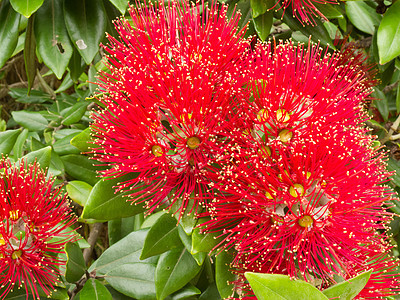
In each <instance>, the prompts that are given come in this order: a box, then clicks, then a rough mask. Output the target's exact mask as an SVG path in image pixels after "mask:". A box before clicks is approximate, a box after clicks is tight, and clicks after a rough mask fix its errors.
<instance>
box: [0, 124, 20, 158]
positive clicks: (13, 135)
mask: <svg viewBox="0 0 400 300" xmlns="http://www.w3.org/2000/svg"><path fill="white" fill-rule="evenodd" d="M20 133H21V129H15V130H7V131H3V132H0V155H5V154H9V153H10V152H11V150H12V149H13V147H14V144H15V142H16V141H17V138H18V136H19V134H20Z"/></svg>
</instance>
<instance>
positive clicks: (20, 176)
mask: <svg viewBox="0 0 400 300" xmlns="http://www.w3.org/2000/svg"><path fill="white" fill-rule="evenodd" d="M0 220H1V222H0V292H1V294H0V298H2V299H3V298H4V297H6V296H7V294H8V293H9V292H10V291H12V290H13V289H14V287H15V286H16V287H18V288H19V287H21V286H23V285H24V286H25V289H26V292H27V295H28V293H29V292H30V293H31V294H32V295H33V297H35V298H38V299H39V296H38V288H39V287H40V288H41V289H43V291H44V292H45V293H46V294H48V295H50V294H51V292H52V290H53V289H54V286H55V284H56V283H57V282H58V281H59V278H58V276H59V266H60V265H62V264H64V263H65V262H64V261H62V260H60V259H59V258H58V257H57V255H58V254H59V253H62V252H63V251H64V245H65V244H66V243H67V242H69V241H74V240H75V239H76V238H75V237H74V235H72V234H71V232H70V230H68V229H67V227H69V226H71V225H72V224H73V223H74V222H75V220H76V219H75V217H73V216H72V215H71V210H70V208H69V206H68V203H67V201H66V198H65V196H63V195H62V194H61V191H60V189H53V180H51V179H49V180H47V179H46V174H45V173H44V172H43V171H42V170H41V169H40V168H39V166H38V165H37V164H33V165H26V163H25V162H24V161H22V162H21V163H20V165H19V166H18V165H14V164H12V163H10V162H9V161H6V160H4V159H3V160H2V161H1V162H0Z"/></svg>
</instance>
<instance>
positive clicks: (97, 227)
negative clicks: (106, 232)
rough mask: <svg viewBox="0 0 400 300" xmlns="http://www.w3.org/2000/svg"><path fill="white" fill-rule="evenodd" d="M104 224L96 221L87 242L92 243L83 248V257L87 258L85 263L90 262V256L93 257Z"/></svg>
mask: <svg viewBox="0 0 400 300" xmlns="http://www.w3.org/2000/svg"><path fill="white" fill-rule="evenodd" d="M103 227H104V224H103V223H95V224H94V226H93V228H92V230H90V233H89V237H88V239H87V242H88V243H89V245H90V248H86V249H84V250H83V258H84V259H85V263H86V264H88V263H89V261H90V258H91V257H92V253H93V249H94V245H95V244H96V241H97V239H98V237H99V235H100V233H101V231H102V230H103Z"/></svg>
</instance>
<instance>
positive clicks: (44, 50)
mask: <svg viewBox="0 0 400 300" xmlns="http://www.w3.org/2000/svg"><path fill="white" fill-rule="evenodd" d="M62 3H63V1H62V0H49V1H45V2H44V4H43V5H42V7H41V8H40V9H39V10H38V11H37V13H36V16H37V17H36V21H35V37H36V46H37V51H38V52H39V54H40V56H41V58H42V59H43V62H44V63H45V64H46V66H48V67H49V68H50V70H52V71H53V73H54V74H55V75H56V76H57V78H58V79H61V78H62V76H63V74H64V72H65V70H66V69H67V66H68V62H69V60H70V59H71V56H72V52H73V51H72V49H73V48H72V44H71V41H70V39H69V37H68V32H67V29H66V28H65V22H64V15H63V4H62Z"/></svg>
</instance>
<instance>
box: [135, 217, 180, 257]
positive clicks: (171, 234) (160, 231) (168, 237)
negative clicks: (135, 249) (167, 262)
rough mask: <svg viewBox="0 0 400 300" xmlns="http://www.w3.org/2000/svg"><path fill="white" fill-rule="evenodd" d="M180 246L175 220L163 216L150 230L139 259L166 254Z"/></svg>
mask: <svg viewBox="0 0 400 300" xmlns="http://www.w3.org/2000/svg"><path fill="white" fill-rule="evenodd" d="M181 245H182V243H181V240H180V238H179V234H178V226H177V224H176V220H175V218H174V217H171V216H170V215H169V214H164V215H162V216H161V217H160V218H159V219H158V220H157V221H156V223H154V225H153V226H152V227H151V228H150V231H149V233H148V234H147V237H146V240H145V242H144V246H143V250H142V254H141V255H140V259H145V258H148V257H151V256H154V255H158V254H161V253H164V252H167V251H168V250H171V249H173V248H176V247H179V246H181Z"/></svg>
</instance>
